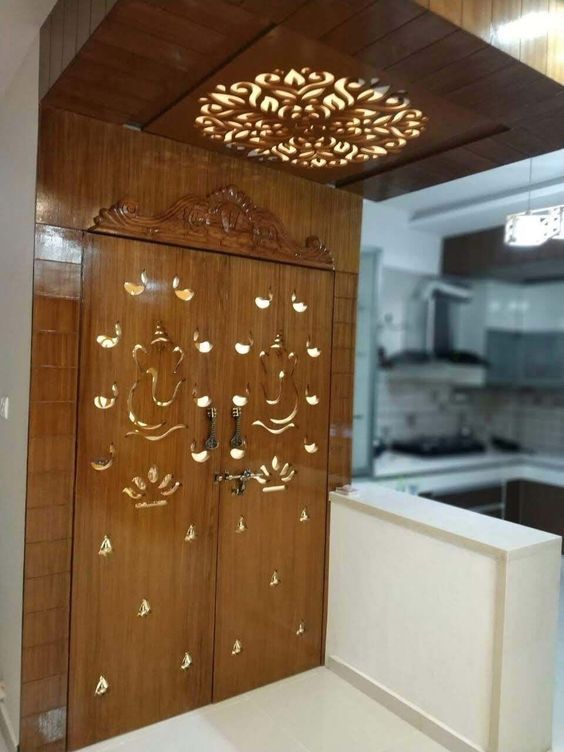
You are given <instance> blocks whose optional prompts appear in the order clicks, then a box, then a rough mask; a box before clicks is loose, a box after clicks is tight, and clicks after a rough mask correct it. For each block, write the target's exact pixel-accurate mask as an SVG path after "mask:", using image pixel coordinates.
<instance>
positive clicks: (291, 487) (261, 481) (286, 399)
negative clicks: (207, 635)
mask: <svg viewBox="0 0 564 752" xmlns="http://www.w3.org/2000/svg"><path fill="white" fill-rule="evenodd" d="M227 294H228V297H229V298H230V300H232V303H230V310H231V311H232V315H231V316H230V318H229V320H228V321H227V322H226V335H227V343H228V344H227V346H226V349H229V347H230V348H232V349H233V348H236V351H237V354H236V355H235V358H234V359H233V360H230V361H228V363H229V365H228V367H227V370H226V372H225V377H226V378H225V384H226V388H228V387H229V386H230V387H231V394H230V399H231V401H232V403H233V405H232V406H233V407H237V406H238V405H242V414H241V417H240V424H241V431H240V437H237V436H234V438H235V439H237V438H239V441H235V442H234V443H235V445H236V446H235V448H234V447H232V446H230V444H229V443H228V442H226V441H224V442H223V445H222V463H223V465H222V471H229V473H230V474H231V475H239V474H241V472H242V471H243V470H244V469H249V470H251V471H252V473H253V474H256V475H257V476H259V477H257V478H251V479H249V480H248V482H247V484H246V489H245V493H244V494H240V495H237V494H234V493H233V490H234V489H237V488H238V487H239V483H238V482H237V481H229V480H226V481H224V482H222V483H221V487H222V488H221V498H220V526H219V565H218V584H217V587H218V590H217V606H216V641H215V645H216V652H215V670H214V699H215V700H220V699H223V698H225V697H228V696H230V695H234V694H237V693H239V692H243V691H246V690H248V689H251V688H253V687H256V686H260V685H261V684H265V683H267V682H271V681H274V680H276V679H280V678H282V677H284V676H288V675H290V674H293V673H296V672H298V671H302V670H305V669H307V668H311V667H313V666H316V665H319V662H320V657H321V638H322V607H323V581H324V551H325V523H326V500H327V487H326V486H327V450H328V423H329V397H330V378H329V374H330V362H331V319H332V298H333V275H332V274H331V273H330V272H323V271H313V270H308V269H302V268H296V267H291V266H285V265H274V264H267V263H257V262H249V261H241V260H238V259H237V260H233V261H232V262H231V275H230V280H229V285H228V292H227ZM226 407H227V406H226ZM226 413H227V410H226V409H224V410H223V411H222V415H223V416H225V415H226ZM224 426H225V417H224V419H223V420H222V434H223V435H226V436H231V435H232V434H234V421H233V419H232V422H231V425H230V430H229V428H228V427H225V428H224ZM238 444H240V446H238ZM242 455H243V456H242ZM239 490H240V489H239Z"/></svg>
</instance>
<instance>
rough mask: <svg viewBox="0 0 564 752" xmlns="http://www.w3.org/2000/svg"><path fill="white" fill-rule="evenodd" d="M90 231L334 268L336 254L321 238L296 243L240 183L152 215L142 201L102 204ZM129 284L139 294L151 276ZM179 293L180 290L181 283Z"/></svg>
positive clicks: (189, 198)
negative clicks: (145, 212) (144, 211)
mask: <svg viewBox="0 0 564 752" xmlns="http://www.w3.org/2000/svg"><path fill="white" fill-rule="evenodd" d="M90 230H91V231H93V232H100V233H106V234H110V235H127V236H130V237H136V238H139V237H140V238H144V239H148V240H154V241H157V242H162V243H167V242H173V243H178V244H180V245H187V246H196V247H203V248H212V249H217V250H223V249H224V248H227V249H232V250H233V251H234V252H241V253H245V252H247V253H249V254H250V255H255V256H259V257H266V258H273V259H282V260H286V261H288V260H289V259H292V260H294V262H295V263H297V264H300V263H303V264H304V265H306V266H321V267H329V268H333V259H332V257H331V254H330V253H329V251H328V250H327V248H326V247H325V245H324V244H323V243H322V242H321V240H320V239H319V238H318V237H316V236H310V237H308V238H307V239H306V241H305V243H304V244H303V245H302V244H300V243H298V242H296V241H295V240H293V239H292V238H291V237H290V235H289V234H288V232H287V230H286V228H285V227H284V225H283V224H282V222H281V221H280V220H279V219H278V217H277V216H276V215H275V214H273V213H272V212H270V211H268V209H262V208H260V207H258V206H256V205H255V204H254V203H253V202H252V200H251V199H250V198H249V196H247V195H246V194H245V193H243V191H241V190H239V189H238V188H237V187H236V186H234V185H228V186H225V187H223V188H219V189H217V190H215V191H213V192H212V193H209V194H208V195H207V196H197V195H188V196H184V197H183V198H180V199H179V200H178V201H176V202H175V203H174V204H173V205H172V206H171V207H170V208H168V209H166V210H165V211H163V212H161V213H159V214H154V215H152V216H147V215H143V214H141V213H140V211H139V205H138V203H137V202H136V201H133V200H131V199H123V200H121V201H118V202H117V203H116V204H114V205H113V206H112V207H110V208H109V209H101V210H100V213H99V214H98V216H97V217H95V219H94V225H93V227H91V228H90ZM128 284H129V285H130V288H131V292H130V294H137V295H138V294H140V293H141V292H143V290H144V287H145V286H146V280H143V279H142V280H141V284H140V285H134V284H132V283H128ZM178 285H180V281H179V282H178ZM142 287H143V290H142V289H141V288H142ZM128 291H129V290H128ZM138 291H139V292H138ZM175 292H180V290H178V289H176V288H175ZM188 297H189V296H188V295H187V297H186V299H188Z"/></svg>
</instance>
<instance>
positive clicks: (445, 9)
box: [416, 0, 564, 83]
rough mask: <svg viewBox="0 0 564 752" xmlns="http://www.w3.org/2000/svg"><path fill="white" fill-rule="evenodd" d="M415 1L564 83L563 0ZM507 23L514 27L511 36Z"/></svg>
mask: <svg viewBox="0 0 564 752" xmlns="http://www.w3.org/2000/svg"><path fill="white" fill-rule="evenodd" d="M416 2H417V4H418V5H422V6H423V7H425V8H429V9H430V10H431V11H433V12H434V13H437V14H438V15H440V16H443V17H444V18H447V19H448V20H449V21H452V22H453V23H455V24H457V25H458V26H460V27H461V28H462V29H464V30H465V31H469V32H470V33H471V34H475V35H476V36H478V37H480V38H481V39H483V40H485V41H486V42H488V44H491V45H493V46H494V47H496V48H497V49H499V50H503V52H506V53H507V54H509V55H511V56H512V57H514V58H515V59H517V60H520V61H521V62H522V63H525V64H526V65H529V66H531V68H534V69H535V70H536V71H538V72H539V73H543V74H544V75H546V76H548V77H549V78H552V79H554V80H555V81H558V83H564V55H563V51H564V34H563V33H562V30H563V29H564V3H562V2H561V0H452V1H451V0H430V2H429V0H416ZM532 14H534V15H532ZM508 24H513V28H512V29H511V33H510V34H508V33H507V32H508V28H511V27H508ZM532 24H534V25H535V27H536V29H537V31H535V33H534V34H531V25H532Z"/></svg>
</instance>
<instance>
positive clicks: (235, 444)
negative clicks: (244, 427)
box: [231, 407, 245, 449]
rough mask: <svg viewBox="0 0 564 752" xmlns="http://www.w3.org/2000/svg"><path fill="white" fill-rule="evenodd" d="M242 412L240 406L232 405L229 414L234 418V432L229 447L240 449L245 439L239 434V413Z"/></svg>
mask: <svg viewBox="0 0 564 752" xmlns="http://www.w3.org/2000/svg"><path fill="white" fill-rule="evenodd" d="M242 412H243V408H242V407H234V408H233V410H232V411H231V415H233V417H234V418H235V433H234V434H233V436H232V437H231V449H241V447H242V446H243V445H244V443H245V441H244V439H243V437H242V436H241V414H242Z"/></svg>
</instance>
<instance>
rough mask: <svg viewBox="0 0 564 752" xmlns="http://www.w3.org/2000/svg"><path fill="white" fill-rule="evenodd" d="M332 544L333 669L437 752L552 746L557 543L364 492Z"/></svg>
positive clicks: (460, 513)
mask: <svg viewBox="0 0 564 752" xmlns="http://www.w3.org/2000/svg"><path fill="white" fill-rule="evenodd" d="M356 485H357V484H356V483H355V486H356ZM329 540H330V547H331V548H330V556H329V602H328V624H327V650H326V661H327V664H328V665H329V666H330V667H331V668H332V669H333V670H334V671H336V672H337V673H338V674H340V675H341V676H343V677H344V678H346V679H347V680H348V681H350V682H351V683H353V684H354V685H355V686H357V687H358V688H359V689H361V690H362V691H364V692H366V693H367V694H369V695H370V696H371V697H374V698H376V699H377V700H378V701H379V702H381V703H383V704H384V705H386V706H387V707H388V708H389V709H390V710H392V711H393V712H394V713H396V714H397V715H400V716H401V717H403V718H405V719H409V721H410V722H411V723H413V725H415V726H417V727H418V728H420V729H421V730H423V731H424V732H425V733H426V734H428V735H429V736H431V737H433V738H434V739H435V741H437V742H439V743H440V744H442V745H443V746H444V747H445V748H447V749H452V750H454V749H456V750H459V751H461V750H465V751H466V752H470V750H479V749H480V750H494V749H496V750H504V751H511V752H524V751H525V750H526V751H527V752H529V751H530V750H538V751H540V750H547V749H550V748H551V721H552V692H553V675H554V661H555V646H556V621H557V615H558V591H559V587H558V584H559V576H560V539H559V538H558V537H557V536H554V535H550V534H547V533H544V532H541V531H539V530H534V529H531V528H527V527H523V526H520V525H514V524H512V523H510V522H505V521H504V520H499V519H494V518H491V517H487V516H484V515H478V514H473V513H472V512H469V511H466V510H464V509H458V508H455V507H451V506H448V505H446V504H439V503H437V502H435V501H430V500H427V499H421V498H417V497H414V496H410V495H408V494H405V493H399V492H397V491H391V490H389V489H387V488H383V487H382V486H378V485H377V484H376V483H374V482H373V483H372V487H371V488H370V489H363V490H360V489H359V490H358V492H357V493H356V494H354V495H352V494H347V495H344V494H341V493H332V494H331V535H330V538H329ZM539 615H540V616H541V618H539ZM492 729H495V731H496V734H497V740H496V742H495V744H493V745H492V742H491V732H492Z"/></svg>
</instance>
